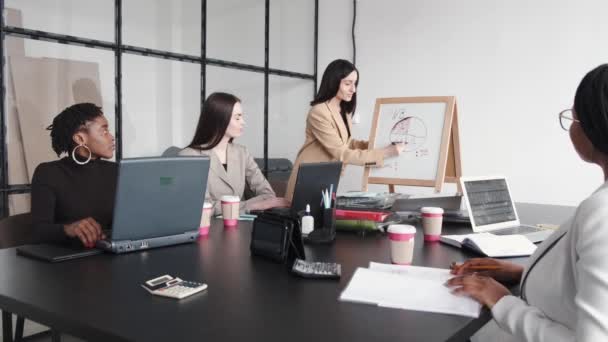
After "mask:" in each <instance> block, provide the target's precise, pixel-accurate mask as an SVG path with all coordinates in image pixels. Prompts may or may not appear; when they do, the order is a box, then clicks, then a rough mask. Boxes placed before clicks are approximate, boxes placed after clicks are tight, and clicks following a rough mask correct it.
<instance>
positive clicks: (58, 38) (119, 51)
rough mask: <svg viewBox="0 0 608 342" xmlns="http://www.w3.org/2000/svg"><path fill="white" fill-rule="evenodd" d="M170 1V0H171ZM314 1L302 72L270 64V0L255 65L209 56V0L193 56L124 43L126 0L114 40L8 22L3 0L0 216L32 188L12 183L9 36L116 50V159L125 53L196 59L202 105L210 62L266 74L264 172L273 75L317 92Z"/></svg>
mask: <svg viewBox="0 0 608 342" xmlns="http://www.w3.org/2000/svg"><path fill="white" fill-rule="evenodd" d="M167 1H169V0H167ZM312 1H313V2H314V38H313V39H314V51H313V73H312V74H306V73H299V72H293V71H288V70H282V69H273V68H270V61H269V51H270V49H269V47H270V42H269V40H270V39H269V33H270V0H265V15H264V17H265V18H264V27H265V30H264V31H265V32H264V66H263V67H261V66H255V65H250V64H244V63H237V62H231V61H228V60H222V59H216V58H208V57H207V54H206V47H207V46H206V44H207V39H206V36H207V28H206V24H207V0H201V55H200V56H193V55H187V54H180V53H175V52H170V51H164V50H156V49H148V48H143V47H138V46H133V45H124V44H123V43H122V0H114V41H113V42H108V41H101V40H95V39H89V38H82V37H77V36H71V35H64V34H57V33H52V32H46V31H39V30H31V29H27V28H20V27H14V26H7V25H6V24H5V20H4V9H5V1H4V0H0V10H1V12H2V13H1V14H2V15H0V61H1V65H0V67H1V68H0V86H1V87H2V89H1V90H0V157H1V159H2V162H1V163H0V164H1V165H0V218H4V217H7V216H8V215H9V200H8V197H9V195H14V194H23V193H29V192H30V184H13V185H9V184H8V163H9V161H8V145H7V141H6V132H7V126H6V103H5V101H6V86H5V80H6V75H5V65H6V59H5V56H4V55H5V51H4V47H5V38H6V36H11V37H18V38H24V39H30V40H42V41H48V42H52V43H58V44H64V45H74V46H83V47H87V48H93V49H103V50H111V51H114V65H115V68H114V80H115V86H114V91H115V114H114V115H115V137H116V140H117V141H118V142H119V143H118V144H117V146H116V160H117V161H119V160H121V159H122V141H123V139H121V138H122V121H121V119H122V55H123V54H124V53H128V54H135V55H141V56H148V57H156V58H162V59H168V60H173V61H179V62H187V63H195V64H199V65H200V66H201V101H200V106H201V109H202V106H203V102H204V100H205V90H206V89H205V88H206V66H207V65H213V66H219V67H224V68H231V69H239V70H244V71H254V72H259V73H263V74H264V174H265V175H267V170H268V96H269V94H268V85H269V76H270V75H277V76H283V77H291V78H299V79H304V80H311V81H312V82H313V87H312V92H313V95H314V93H315V92H316V89H317V58H318V27H319V0H312Z"/></svg>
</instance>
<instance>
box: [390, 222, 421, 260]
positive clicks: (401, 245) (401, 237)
mask: <svg viewBox="0 0 608 342" xmlns="http://www.w3.org/2000/svg"><path fill="white" fill-rule="evenodd" d="M415 235H416V228H415V227H414V226H410V225H406V224H391V225H390V226H388V239H389V241H390V246H391V262H392V263H393V264H397V265H410V264H411V263H412V259H413V257H414V236H415Z"/></svg>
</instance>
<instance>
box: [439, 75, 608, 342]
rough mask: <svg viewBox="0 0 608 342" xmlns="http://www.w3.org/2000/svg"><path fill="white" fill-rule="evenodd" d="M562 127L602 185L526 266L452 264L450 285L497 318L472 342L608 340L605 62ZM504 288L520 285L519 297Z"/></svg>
mask: <svg viewBox="0 0 608 342" xmlns="http://www.w3.org/2000/svg"><path fill="white" fill-rule="evenodd" d="M559 122H560V124H561V126H562V128H563V129H564V130H565V131H567V132H568V134H569V135H570V141H571V142H572V146H573V147H574V150H575V151H576V152H577V153H578V155H579V157H580V158H581V159H582V160H583V161H585V162H588V163H592V164H596V165H598V166H599V167H600V168H601V169H602V171H603V174H604V183H603V184H602V185H601V186H600V187H599V188H598V189H597V190H595V192H593V194H591V195H590V196H589V197H588V198H587V199H585V200H584V201H583V202H582V203H581V204H580V205H579V206H578V208H577V209H576V212H575V213H574V216H573V217H571V218H570V219H569V220H568V221H566V222H565V223H563V224H562V225H561V226H560V227H559V229H558V230H557V231H556V232H555V233H553V234H552V235H551V236H550V237H549V238H547V239H546V240H545V241H544V242H543V243H542V244H541V245H539V246H538V248H537V249H536V252H534V254H533V255H532V256H531V257H530V259H529V260H528V265H527V266H526V267H523V266H521V265H518V264H515V263H511V262H508V261H505V260H498V259H490V258H478V259H471V260H468V261H466V262H464V263H463V264H454V265H453V266H452V273H453V274H455V275H456V277H454V278H452V279H450V280H449V281H448V283H447V285H448V286H450V287H452V288H453V289H454V292H455V293H457V294H460V295H467V296H470V297H472V298H473V299H475V300H477V301H478V302H480V303H481V304H483V305H485V306H487V307H488V308H489V309H490V310H491V312H492V316H493V319H492V320H491V321H490V322H489V323H488V324H486V326H484V327H483V328H482V329H481V330H480V331H479V332H477V333H476V334H475V335H474V336H473V338H471V340H472V341H493V342H494V341H557V342H560V341H579V342H584V341H590V342H591V341H608V248H606V246H607V245H608V225H607V222H608V210H606V207H607V206H608V64H604V65H600V66H599V67H597V68H595V69H593V70H591V71H590V72H589V73H587V75H585V77H584V78H583V80H582V81H581V83H580V84H579V86H578V89H577V90H576V95H575V96H574V108H569V109H566V110H563V111H562V112H560V113H559ZM573 176H574V178H573V179H576V175H573ZM480 268H485V269H487V270H491V271H481V272H478V271H476V270H478V269H480ZM503 283H507V284H520V295H519V296H514V295H512V294H511V293H510V292H509V290H508V289H507V288H506V287H505V286H504V285H503Z"/></svg>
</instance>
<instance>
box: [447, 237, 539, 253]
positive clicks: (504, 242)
mask: <svg viewBox="0 0 608 342" xmlns="http://www.w3.org/2000/svg"><path fill="white" fill-rule="evenodd" d="M440 241H441V242H443V243H446V244H448V245H452V246H456V247H464V248H468V249H471V250H473V251H475V252H477V253H480V254H483V255H485V256H488V257H491V258H501V257H518V256H528V255H532V253H534V251H535V250H536V245H535V244H533V243H532V242H531V241H530V240H529V239H528V238H526V237H525V236H523V235H494V234H492V233H475V234H465V235H442V236H441V239H440Z"/></svg>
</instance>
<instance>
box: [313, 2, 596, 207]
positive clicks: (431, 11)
mask: <svg viewBox="0 0 608 342" xmlns="http://www.w3.org/2000/svg"><path fill="white" fill-rule="evenodd" d="M606 12H608V2H606V1H605V0H583V1H577V2H574V1H569V0H537V1H526V0H512V1H497V0H491V1H488V0H467V1H464V2H463V1H448V0H408V1H402V0H359V1H358V8H357V14H358V15H357V17H358V18H357V28H356V34H357V67H358V68H359V70H360V73H361V83H360V87H359V98H358V99H359V107H358V112H359V113H360V114H361V117H362V120H361V122H362V123H361V124H360V125H358V126H356V127H355V129H354V135H355V136H357V137H360V138H361V137H362V138H367V137H368V136H369V130H370V120H371V116H372V113H373V105H374V101H375V99H376V98H377V97H388V96H424V95H455V96H456V97H457V101H458V106H459V115H460V121H459V122H460V136H461V148H462V156H463V159H462V163H463V172H464V174H465V175H470V176H473V175H486V174H497V173H500V174H505V175H506V176H507V177H508V178H509V180H510V185H511V188H512V191H513V194H514V197H515V199H516V200H517V201H523V202H538V203H551V204H569V205H575V204H577V203H578V202H580V201H581V200H582V199H583V198H584V197H585V196H587V195H588V194H589V193H590V192H592V191H593V190H594V189H595V188H596V187H598V186H599V185H600V184H601V183H602V182H603V178H602V174H601V171H600V169H599V168H598V167H596V166H592V165H590V164H585V163H584V162H582V161H581V160H580V159H579V158H578V156H577V155H576V152H575V151H574V150H573V148H572V146H571V144H570V141H569V138H568V134H567V133H566V132H565V131H562V130H561V128H560V126H559V123H558V119H557V115H558V112H559V111H561V110H562V109H564V108H568V107H570V106H572V102H573V96H574V91H575V89H576V86H577V85H578V82H579V81H580V79H581V78H582V77H583V76H584V74H585V73H586V72H587V71H589V70H590V69H592V68H594V67H595V66H597V65H599V64H601V63H605V62H607V61H608V44H606V32H608V21H607V20H606V19H605V13H606ZM337 30H342V26H341V25H339V26H338V27H337ZM348 37H349V36H343V38H342V40H344V39H345V38H346V39H348ZM336 51H340V52H341V53H344V50H343V49H342V48H340V47H338V48H336ZM324 53H327V52H324ZM345 56H346V57H350V56H349V55H348V54H345ZM320 65H322V64H320ZM360 183H361V169H360V168H356V167H350V168H349V170H348V172H347V176H346V178H345V179H343V181H342V184H341V190H348V189H359V187H360ZM384 189H386V188H384ZM452 190H453V188H452Z"/></svg>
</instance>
